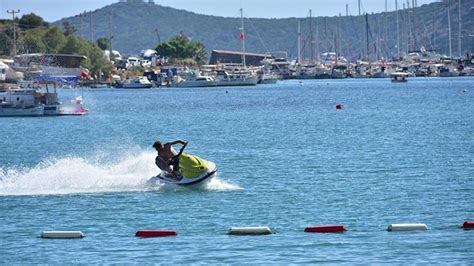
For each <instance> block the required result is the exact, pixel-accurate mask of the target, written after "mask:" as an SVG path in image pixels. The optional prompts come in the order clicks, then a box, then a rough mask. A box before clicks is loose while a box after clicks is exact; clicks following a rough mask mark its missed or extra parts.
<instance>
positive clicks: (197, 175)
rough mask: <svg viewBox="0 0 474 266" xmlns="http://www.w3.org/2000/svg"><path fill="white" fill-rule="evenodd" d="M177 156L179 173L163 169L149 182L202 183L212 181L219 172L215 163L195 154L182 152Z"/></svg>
mask: <svg viewBox="0 0 474 266" xmlns="http://www.w3.org/2000/svg"><path fill="white" fill-rule="evenodd" d="M177 158H178V159H179V174H170V173H168V172H166V171H162V172H161V173H160V174H158V175H157V176H154V177H152V178H151V179H150V180H148V183H149V184H150V183H151V184H156V183H165V184H175V185H178V186H188V185H194V184H202V183H206V182H208V181H210V180H211V179H212V178H213V177H214V175H215V173H216V172H217V166H216V164H215V163H213V162H211V161H206V160H203V159H201V158H199V157H197V156H195V155H191V154H188V153H181V154H179V155H178V156H177Z"/></svg>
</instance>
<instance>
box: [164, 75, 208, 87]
mask: <svg viewBox="0 0 474 266" xmlns="http://www.w3.org/2000/svg"><path fill="white" fill-rule="evenodd" d="M215 86H217V82H216V80H215V79H214V78H212V77H210V76H197V77H192V78H188V79H185V80H180V81H178V82H177V83H174V84H173V85H171V87H180V88H195V87H215Z"/></svg>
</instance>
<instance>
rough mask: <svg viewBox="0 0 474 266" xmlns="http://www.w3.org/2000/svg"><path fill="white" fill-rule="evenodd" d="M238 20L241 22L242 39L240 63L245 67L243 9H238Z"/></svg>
mask: <svg viewBox="0 0 474 266" xmlns="http://www.w3.org/2000/svg"><path fill="white" fill-rule="evenodd" d="M240 22H241V28H240V40H241V41H242V63H243V64H244V67H245V38H246V36H245V29H244V10H243V9H242V8H241V9H240Z"/></svg>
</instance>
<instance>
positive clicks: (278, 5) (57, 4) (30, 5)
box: [0, 0, 436, 22]
mask: <svg viewBox="0 0 474 266" xmlns="http://www.w3.org/2000/svg"><path fill="white" fill-rule="evenodd" d="M408 1H409V2H410V5H411V3H412V0H398V4H399V6H400V8H402V3H405V5H406V3H407V2H408ZM115 2H118V1H117V0H115V1H112V0H102V1H101V0H0V18H3V19H4V18H11V15H10V14H7V10H13V9H14V10H17V9H20V14H19V15H20V16H21V15H24V14H29V13H32V12H33V13H35V14H37V15H39V16H41V17H43V18H44V19H45V20H46V21H49V22H53V21H56V20H59V19H61V18H63V17H69V16H72V15H77V14H79V13H80V12H83V11H91V10H95V9H99V8H101V7H103V6H106V5H109V4H112V3H115ZM361 2H362V10H363V12H369V13H371V12H380V11H384V10H385V1H384V0H361ZM387 2H388V4H387V6H388V10H389V11H390V10H394V9H395V0H387ZM432 2H436V0H417V3H418V6H421V5H422V4H427V3H432ZM155 3H156V4H159V5H163V6H170V7H174V8H179V9H185V10H188V11H192V12H195V13H199V14H207V15H216V16H226V17H237V16H239V9H240V7H242V8H243V9H244V15H245V16H246V17H262V18H282V17H306V16H307V15H308V10H309V9H312V11H313V15H314V16H335V15H338V14H339V13H342V15H345V13H346V4H348V5H349V14H352V15H357V14H358V12H359V11H358V0H155Z"/></svg>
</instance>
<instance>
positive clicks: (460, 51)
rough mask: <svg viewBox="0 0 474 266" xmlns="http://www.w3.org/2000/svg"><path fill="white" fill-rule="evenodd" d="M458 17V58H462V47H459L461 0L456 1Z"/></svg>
mask: <svg viewBox="0 0 474 266" xmlns="http://www.w3.org/2000/svg"><path fill="white" fill-rule="evenodd" d="M458 12H459V13H458V15H459V32H458V38H459V39H458V50H459V57H462V46H461V0H459V1H458Z"/></svg>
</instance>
